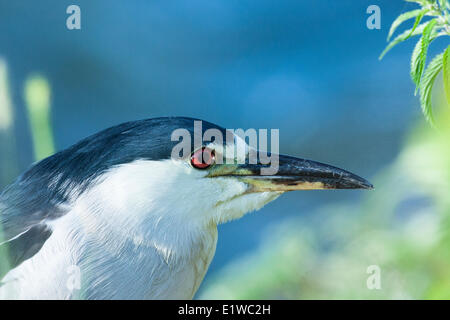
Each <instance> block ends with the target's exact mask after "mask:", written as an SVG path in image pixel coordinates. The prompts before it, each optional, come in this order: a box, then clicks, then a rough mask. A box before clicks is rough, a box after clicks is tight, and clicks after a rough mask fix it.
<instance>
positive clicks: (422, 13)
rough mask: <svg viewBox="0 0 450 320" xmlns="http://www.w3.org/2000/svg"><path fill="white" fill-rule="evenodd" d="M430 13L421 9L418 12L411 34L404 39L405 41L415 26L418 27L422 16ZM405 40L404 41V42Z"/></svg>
mask: <svg viewBox="0 0 450 320" xmlns="http://www.w3.org/2000/svg"><path fill="white" fill-rule="evenodd" d="M428 11H430V9H422V10H420V13H419V15H418V16H417V17H416V20H415V21H414V25H413V27H412V28H411V32H410V33H409V35H408V36H407V37H406V39H408V38H409V37H411V36H412V34H413V33H414V30H416V28H417V26H418V25H419V23H420V21H422V18H423V16H424V15H425V14H426V13H427V12H428ZM406 39H405V40H406Z"/></svg>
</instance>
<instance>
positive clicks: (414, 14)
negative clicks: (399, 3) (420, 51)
mask: <svg viewBox="0 0 450 320" xmlns="http://www.w3.org/2000/svg"><path fill="white" fill-rule="evenodd" d="M421 12H422V9H416V10H412V11H408V12H405V13H402V14H401V15H399V16H398V17H397V19H395V20H394V22H393V23H392V25H391V28H390V29H389V34H388V37H387V41H389V40H390V39H391V37H392V35H393V34H394V32H395V30H397V28H398V27H399V26H400V25H401V24H402V23H403V22H405V21H407V20H409V19H412V18H414V17H417V16H418V15H419V14H420V13H421Z"/></svg>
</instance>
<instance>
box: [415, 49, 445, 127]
mask: <svg viewBox="0 0 450 320" xmlns="http://www.w3.org/2000/svg"><path fill="white" fill-rule="evenodd" d="M443 56H444V54H443V53H441V54H439V55H437V56H436V57H435V58H434V59H433V60H432V61H431V62H430V63H429V64H428V67H427V69H426V70H425V72H424V74H423V77H422V81H420V105H421V107H422V112H423V114H424V115H425V118H426V119H427V120H428V121H429V122H430V123H431V124H433V123H434V119H433V108H432V106H431V92H432V89H433V84H434V80H435V79H436V76H437V75H438V74H439V72H440V71H441V69H442V67H443Z"/></svg>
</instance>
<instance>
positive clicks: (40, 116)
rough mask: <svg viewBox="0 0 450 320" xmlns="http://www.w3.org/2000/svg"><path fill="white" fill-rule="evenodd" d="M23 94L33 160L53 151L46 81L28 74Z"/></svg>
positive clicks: (48, 88)
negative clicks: (31, 141) (29, 128)
mask: <svg viewBox="0 0 450 320" xmlns="http://www.w3.org/2000/svg"><path fill="white" fill-rule="evenodd" d="M24 95H25V101H26V105H27V110H28V115H29V121H30V127H31V135H32V138H33V147H34V157H35V160H41V159H43V158H46V157H48V156H50V155H52V154H53V153H54V151H55V147H54V142H53V132H52V126H51V122H50V86H49V84H48V81H47V80H46V79H45V78H44V77H42V76H39V75H34V76H30V77H29V78H28V79H27V81H26V82H25V92H24Z"/></svg>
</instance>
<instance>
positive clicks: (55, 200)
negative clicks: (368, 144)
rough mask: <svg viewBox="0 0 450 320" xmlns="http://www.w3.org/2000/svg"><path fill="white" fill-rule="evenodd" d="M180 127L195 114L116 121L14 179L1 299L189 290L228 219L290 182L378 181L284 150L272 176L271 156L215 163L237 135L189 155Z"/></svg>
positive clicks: (1, 244) (8, 194)
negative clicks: (267, 169) (267, 171)
mask: <svg viewBox="0 0 450 320" xmlns="http://www.w3.org/2000/svg"><path fill="white" fill-rule="evenodd" d="M180 128H183V129H185V131H186V132H189V133H192V134H193V135H194V119H190V118H181V117H172V118H157V119H149V120H142V121H135V122H128V123H124V124H121V125H118V126H115V127H112V128H109V129H107V130H104V131H102V132H100V133H97V134H95V135H93V136H91V137H88V138H86V139H84V140H82V141H80V142H79V143H77V144H75V145H74V146H72V147H70V148H68V149H66V150H64V151H61V152H59V153H57V154H55V155H53V156H51V157H49V158H46V159H44V160H42V161H40V162H38V163H36V164H35V165H33V166H32V167H31V168H30V169H29V170H28V171H27V172H25V173H24V174H23V175H22V176H20V177H19V178H18V179H17V181H16V182H14V183H13V184H12V185H10V186H9V187H7V188H6V189H5V190H4V192H3V193H2V194H1V197H0V230H1V233H0V235H1V240H0V249H1V252H0V254H1V255H2V257H1V258H0V259H1V261H2V263H0V265H2V266H3V270H0V272H1V273H0V278H2V280H1V283H0V298H22V299H67V298H74V299H76V298H84V299H116V298H117V299H122V298H125V299H165V298H170V299H177V298H181V299H191V298H192V297H193V296H194V294H195V292H196V291H197V289H198V287H199V286H200V283H201V282H202V280H203V277H204V276H205V273H206V271H207V269H208V266H209V264H210V262H211V260H212V258H213V256H214V252H215V248H216V242H217V225H218V224H220V223H223V222H226V221H229V220H233V219H237V218H240V217H242V216H243V215H244V214H245V213H247V212H250V211H253V210H257V209H259V208H261V207H262V206H264V205H265V204H266V203H268V202H270V201H272V200H274V199H275V198H277V197H278V196H279V195H280V194H282V193H283V192H285V191H290V190H303V189H357V188H364V189H369V188H371V187H372V186H371V184H370V183H369V182H367V181H366V180H364V179H363V178H360V177H358V176H356V175H354V174H352V173H350V172H347V171H345V170H342V169H338V168H335V167H332V166H329V165H326V164H322V163H318V162H314V161H309V160H303V159H298V158H293V157H289V156H281V155H280V156H279V163H278V171H277V173H276V174H275V175H263V174H262V171H261V168H263V167H264V166H267V164H262V163H253V164H251V163H249V162H248V161H245V162H239V161H237V159H228V158H227V159H226V160H227V161H223V163H216V162H217V161H215V159H216V158H219V156H224V155H225V151H224V150H225V148H234V147H235V146H233V145H232V144H236V140H237V139H241V138H239V137H238V136H235V137H233V139H231V140H227V141H225V144H222V143H219V142H218V141H213V142H211V143H209V144H208V145H202V146H201V148H200V149H198V148H197V149H195V144H194V143H193V144H192V149H191V150H190V152H189V155H188V156H187V157H186V156H185V157H181V158H174V157H173V155H172V152H173V150H174V147H175V146H176V145H177V144H178V143H179V142H178V141H172V140H173V139H172V134H173V132H174V131H175V130H177V129H180ZM211 128H214V129H218V130H220V132H222V133H223V134H224V136H225V135H226V132H225V130H224V129H223V128H220V127H219V126H216V125H214V124H212V123H209V122H206V121H203V122H202V130H203V131H202V132H204V131H205V130H207V129H211ZM241 140H242V139H241ZM244 140H245V139H244ZM241 142H242V141H241ZM244 144H245V142H244ZM247 147H248V146H247ZM199 150H200V153H201V154H203V153H208V156H209V157H205V158H202V157H199V156H198V155H199ZM248 150H249V149H247V151H246V152H248ZM227 156H228V153H227V155H226V156H225V157H227ZM206 158H208V160H207V161H205V159H206ZM5 257H7V259H5ZM5 262H7V264H5ZM73 277H75V278H78V279H73ZM71 281H72V282H71Z"/></svg>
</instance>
